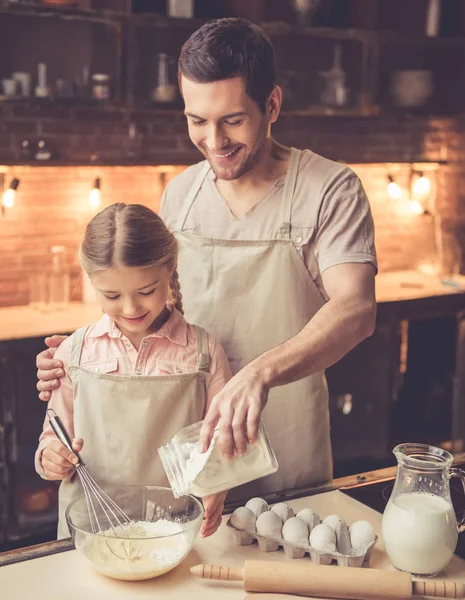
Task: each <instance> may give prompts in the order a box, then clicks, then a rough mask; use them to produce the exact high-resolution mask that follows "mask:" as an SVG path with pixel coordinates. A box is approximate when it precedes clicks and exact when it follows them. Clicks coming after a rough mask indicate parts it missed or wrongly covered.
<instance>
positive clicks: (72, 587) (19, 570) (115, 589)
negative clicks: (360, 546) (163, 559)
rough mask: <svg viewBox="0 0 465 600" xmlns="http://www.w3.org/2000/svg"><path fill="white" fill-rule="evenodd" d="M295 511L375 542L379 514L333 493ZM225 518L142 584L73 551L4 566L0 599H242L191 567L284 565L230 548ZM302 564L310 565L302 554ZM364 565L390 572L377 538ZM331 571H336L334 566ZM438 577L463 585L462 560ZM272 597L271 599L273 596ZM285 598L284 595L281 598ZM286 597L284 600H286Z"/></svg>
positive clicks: (303, 501)
mask: <svg viewBox="0 0 465 600" xmlns="http://www.w3.org/2000/svg"><path fill="white" fill-rule="evenodd" d="M289 505H290V506H292V507H293V508H294V510H295V511H296V512H297V511H299V510H301V509H302V508H305V507H311V508H312V509H313V510H315V511H316V512H317V513H318V514H320V516H322V517H325V516H327V515H329V514H333V513H337V514H340V515H341V516H342V517H343V518H344V519H346V521H347V522H348V523H349V524H350V523H352V522H354V521H356V520H359V519H366V520H367V521H369V522H370V523H371V524H372V525H373V527H374V529H375V531H376V533H377V535H378V537H379V538H381V515H380V513H377V512H376V511H374V510H372V509H371V508H368V507H366V506H364V505H363V504H361V503H359V502H358V501H357V500H354V499H353V498H349V497H347V496H346V495H344V494H342V492H340V491H338V490H333V491H331V492H326V493H323V494H318V495H314V496H311V497H304V498H299V499H295V500H291V501H289ZM226 519H227V517H224V518H223V523H222V525H221V527H220V528H219V530H218V531H217V532H216V533H215V534H214V535H213V536H212V537H210V538H208V539H205V540H203V539H198V541H197V542H196V543H195V545H194V548H193V550H192V552H191V553H190V554H189V556H188V557H187V558H186V559H185V560H184V562H183V563H181V564H180V565H179V566H178V567H177V568H176V569H174V570H173V571H171V572H170V573H168V574H166V575H164V576H162V577H160V578H157V579H153V580H150V581H146V582H120V581H115V580H112V579H108V578H106V577H104V576H102V575H99V574H98V573H96V572H95V571H94V570H93V569H92V568H91V566H90V565H89V564H88V563H87V562H86V560H85V559H84V558H83V557H82V556H81V555H80V554H78V553H77V551H76V550H72V551H70V552H65V553H62V554H55V555H52V556H46V557H42V558H37V559H35V560H30V561H27V562H22V563H17V564H13V565H8V566H6V567H3V568H2V569H0V589H1V590H2V593H1V597H2V599H3V598H4V599H5V600H23V599H24V598H30V597H32V596H34V599H35V600H42V599H43V600H54V599H57V600H58V598H66V600H82V598H99V599H101V600H105V599H107V598H108V599H109V600H110V599H111V600H118V599H121V600H123V599H127V598H138V599H141V600H142V599H144V598H147V599H149V598H150V599H151V600H152V599H153V598H163V599H164V600H170V599H173V600H178V599H179V600H180V599H183V600H184V599H186V598H189V597H190V598H197V597H199V598H200V597H201V598H202V600H210V599H212V600H213V599H214V600H218V598H220V597H221V599H222V600H223V599H224V600H228V599H231V600H234V599H237V600H239V599H242V598H244V597H245V595H246V593H245V592H244V590H243V588H242V583H240V582H215V581H204V580H200V579H197V578H195V577H193V576H192V575H190V573H189V569H190V567H191V566H193V565H195V564H198V563H210V564H222V565H230V566H236V567H242V566H243V564H244V560H266V561H273V562H275V561H289V560H291V559H288V558H287V557H286V556H285V555H284V553H283V551H282V550H279V551H278V552H270V553H266V554H265V553H263V552H261V551H260V550H259V548H258V546H257V544H253V545H251V546H242V547H239V546H236V544H235V543H234V541H233V539H232V535H231V531H230V530H229V529H228V528H227V527H226V526H225V521H226ZM302 561H310V559H309V558H308V556H306V558H304V559H302ZM369 566H370V567H372V568H378V569H390V570H392V566H391V565H390V562H389V559H388V558H387V556H386V554H385V553H384V548H383V544H382V540H381V539H380V540H379V541H378V543H377V544H376V546H375V548H374V549H373V553H372V555H371V558H370V563H369ZM334 568H335V569H337V568H338V567H337V566H336V565H335V566H334ZM441 578H444V579H456V580H461V581H465V561H463V560H462V559H461V558H459V557H457V556H454V557H453V558H452V561H451V562H450V564H449V566H448V567H447V568H446V570H445V572H444V573H443V574H441ZM273 598H274V597H273ZM284 598H286V596H284ZM288 598H289V597H288Z"/></svg>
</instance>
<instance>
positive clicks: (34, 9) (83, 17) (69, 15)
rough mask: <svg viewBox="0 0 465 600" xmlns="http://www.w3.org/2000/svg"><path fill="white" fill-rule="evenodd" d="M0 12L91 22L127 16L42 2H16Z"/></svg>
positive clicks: (108, 21)
mask: <svg viewBox="0 0 465 600" xmlns="http://www.w3.org/2000/svg"><path fill="white" fill-rule="evenodd" d="M2 14H4V15H15V16H20V17H29V18H33V17H38V18H49V19H66V20H79V21H89V22H93V23H102V22H103V23H110V22H113V21H120V20H121V19H122V18H124V17H125V16H127V14H126V13H123V12H116V11H112V10H91V9H89V10H84V9H80V8H74V7H67V6H60V7H58V6H57V7H55V6H47V5H44V4H42V5H41V4H21V3H16V2H15V3H13V4H8V5H7V6H3V7H0V15H2Z"/></svg>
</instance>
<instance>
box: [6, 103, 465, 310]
mask: <svg viewBox="0 0 465 600" xmlns="http://www.w3.org/2000/svg"><path fill="white" fill-rule="evenodd" d="M1 117H2V118H1V121H0V164H1V163H2V162H4V163H10V164H11V163H14V162H15V161H16V162H20V160H21V159H20V151H19V149H20V145H21V141H22V139H24V138H25V137H26V138H28V139H31V140H33V139H38V138H40V137H43V138H44V139H46V140H47V142H50V143H52V144H53V147H54V148H55V149H56V151H57V155H56V156H57V158H58V159H59V162H60V163H61V164H63V165H65V164H66V163H68V164H71V165H72V164H73V163H78V162H82V163H86V164H87V165H89V163H91V161H92V159H95V158H97V161H98V160H106V161H114V162H121V163H127V161H128V158H131V159H132V160H133V161H134V162H136V163H144V164H145V163H151V164H152V165H153V166H140V165H139V166H116V167H110V166H97V164H95V165H94V166H40V167H37V166H4V167H0V170H1V172H3V173H4V174H5V180H6V183H7V184H8V182H9V180H10V179H11V178H12V177H18V178H19V179H20V180H21V184H20V188H19V190H18V194H17V203H16V205H15V207H14V208H12V209H9V210H7V212H6V214H5V215H4V216H3V217H2V218H0V306H6V305H14V304H25V303H27V302H28V298H29V277H30V275H31V274H32V273H34V272H36V271H37V270H38V269H44V268H46V267H47V266H48V265H49V263H50V258H49V248H50V246H52V245H55V244H62V245H65V246H66V248H67V249H68V250H67V257H68V262H69V266H70V270H71V273H72V296H73V299H79V298H80V297H81V287H80V270H79V266H78V263H77V248H78V244H79V241H80V239H81V238H82V234H83V230H84V227H85V224H86V223H87V222H88V221H89V219H90V218H91V217H92V215H93V214H94V209H92V208H91V207H90V206H89V203H88V194H89V190H90V189H91V186H92V183H93V180H94V179H95V177H100V178H101V180H102V205H101V207H104V206H106V205H108V204H110V203H113V202H118V201H127V202H128V201H129V202H133V201H136V202H141V203H143V204H146V205H148V206H150V207H151V208H153V209H155V210H157V209H158V203H159V198H160V195H161V192H162V189H163V186H164V185H165V183H166V181H167V180H169V178H170V177H172V176H174V175H175V174H176V173H177V172H179V170H180V169H182V168H183V167H182V166H181V165H186V164H191V163H192V162H195V161H197V160H198V159H199V154H198V152H197V150H195V149H194V148H193V147H192V146H191V144H190V142H189V139H188V137H187V133H186V127H185V124H184V121H183V117H182V116H179V115H177V114H168V115H166V116H160V115H157V114H154V113H152V112H149V111H147V112H143V111H135V112H132V113H130V112H123V111H117V110H107V111H101V110H99V111H97V110H95V109H71V108H67V107H64V108H62V109H56V108H53V109H51V108H47V107H46V106H44V107H41V106H37V107H30V106H21V105H11V106H8V105H5V106H3V107H2V113H1ZM130 123H135V124H136V130H137V135H136V136H135V138H134V137H133V138H130V137H129V136H128V130H129V124H130ZM274 133H275V137H276V138H277V139H278V140H279V141H280V142H282V143H285V144H289V145H291V144H292V145H294V146H297V147H301V148H305V147H310V148H312V149H313V150H315V151H316V152H319V153H320V154H323V155H325V156H328V157H330V158H334V159H338V160H343V161H345V162H348V163H350V164H352V165H353V167H354V169H355V170H356V172H357V173H358V174H359V176H360V177H361V179H362V181H363V183H364V185H365V188H366V190H367V192H368V196H369V198H370V202H371V205H372V210H373V214H374V218H375V224H376V241H377V249H378V254H379V261H380V269H381V270H382V271H389V270H396V269H404V268H414V267H417V266H419V264H421V263H425V262H426V263H431V262H434V261H436V260H437V241H438V240H437V237H438V236H437V235H436V236H435V224H436V225H438V224H439V225H440V227H439V229H440V230H441V231H443V232H444V237H445V238H446V241H447V240H449V241H451V240H452V241H454V240H458V241H459V242H460V246H461V247H463V248H465V217H464V216H462V214H465V213H464V211H463V210H462V205H463V202H464V198H465V177H464V172H463V168H462V165H461V163H460V157H461V153H462V149H463V145H464V143H465V142H464V140H465V134H464V133H463V131H462V124H461V122H459V121H456V120H453V119H447V120H445V119H443V120H438V119H425V118H412V119H400V118H395V117H390V118H369V119H367V118H363V119H362V118H360V119H358V118H322V119H317V118H309V117H297V116H286V115H283V117H282V118H281V119H280V121H279V122H278V123H277V124H276V127H275V130H274ZM91 157H92V158H91ZM422 160H435V161H445V160H447V161H448V163H447V164H445V165H441V166H440V168H439V170H438V172H437V182H438V196H437V199H436V210H435V216H434V218H433V217H431V216H420V217H419V216H415V215H412V214H411V213H409V212H408V211H406V210H405V201H404V200H403V201H401V202H395V201H392V199H390V198H389V197H388V195H387V173H388V167H387V165H385V164H372V165H367V164H356V163H363V162H367V161H372V162H373V163H385V162H402V161H412V162H414V161H422ZM157 165H158V166H157ZM160 165H165V166H164V167H160ZM166 165H178V166H171V167H166ZM407 177H408V168H407V167H406V166H402V165H398V166H397V167H396V178H398V179H399V181H400V182H401V183H402V182H405V181H406V179H407ZM402 202H404V205H402ZM462 262H463V261H462Z"/></svg>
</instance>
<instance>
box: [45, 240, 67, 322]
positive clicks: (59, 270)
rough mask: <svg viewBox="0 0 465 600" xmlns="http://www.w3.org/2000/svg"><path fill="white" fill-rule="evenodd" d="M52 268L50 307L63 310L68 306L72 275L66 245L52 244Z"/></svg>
mask: <svg viewBox="0 0 465 600" xmlns="http://www.w3.org/2000/svg"><path fill="white" fill-rule="evenodd" d="M50 252H51V253H52V270H51V272H50V276H49V308H50V310H63V309H65V308H66V307H67V306H68V303H69V296H70V277H69V272H68V269H67V266H66V262H65V247H64V246H52V247H51V248H50Z"/></svg>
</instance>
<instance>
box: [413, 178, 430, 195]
mask: <svg viewBox="0 0 465 600" xmlns="http://www.w3.org/2000/svg"><path fill="white" fill-rule="evenodd" d="M430 191H431V181H430V180H429V179H428V177H425V175H422V176H421V177H419V178H418V179H417V180H416V181H415V183H414V184H413V193H414V195H415V196H427V195H428V194H429V193H430Z"/></svg>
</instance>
